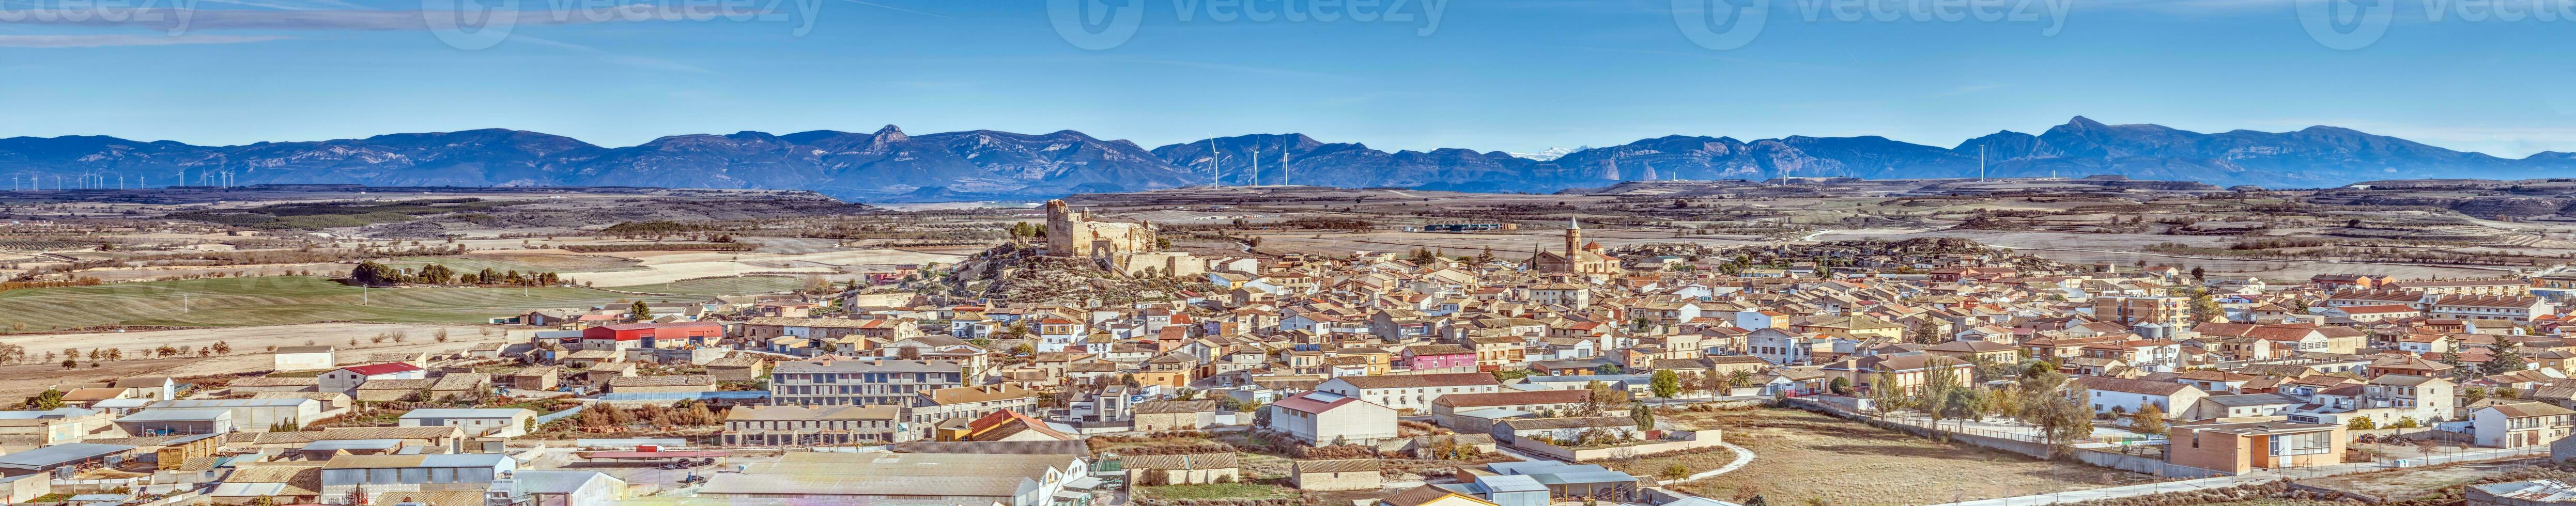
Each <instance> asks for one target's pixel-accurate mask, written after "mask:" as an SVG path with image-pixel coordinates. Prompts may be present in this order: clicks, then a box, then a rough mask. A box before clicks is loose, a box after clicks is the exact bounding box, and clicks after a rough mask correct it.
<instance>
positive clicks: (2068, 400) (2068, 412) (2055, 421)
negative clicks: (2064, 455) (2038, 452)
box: [2013, 361, 2093, 456]
mask: <svg viewBox="0 0 2576 506" xmlns="http://www.w3.org/2000/svg"><path fill="white" fill-rule="evenodd" d="M2046 363H2047V362H2045V361H2041V362H2038V363H2035V364H2033V365H2032V367H2031V368H2030V369H2029V372H2028V373H2025V374H2024V375H2023V376H2022V378H2021V383H2020V384H2018V385H2015V386H2014V388H2015V389H2016V390H2017V392H2016V393H2015V394H2014V397H2018V398H2019V400H2020V401H2021V405H2020V406H2018V407H2016V408H2014V409H2013V411H2016V412H2017V415H2018V416H2016V417H2015V418H2016V419H2018V420H2021V421H2022V422H2023V423H2028V424H2031V425H2034V426H2038V427H2039V429H2040V437H2041V439H2042V440H2044V441H2046V442H2047V443H2048V445H2049V452H2050V455H2051V456H2054V455H2056V454H2057V453H2061V452H2064V451H2068V450H2071V449H2073V448H2074V446H2075V443H2076V442H2079V441H2083V440H2084V439H2085V438H2086V437H2089V436H2091V435H2092V434H2093V409H2092V407H2090V406H2087V405H2085V403H2084V401H2083V399H2086V398H2089V397H2090V396H2091V395H2090V392H2089V391H2087V390H2085V388H2084V387H2083V385H2079V384H2076V383H2075V382H2074V381H2073V379H2072V378H2069V377H2067V376H2066V374H2065V373H2061V372H2057V369H2056V368H2055V366H2048V367H2041V366H2040V365H2041V364H2046Z"/></svg>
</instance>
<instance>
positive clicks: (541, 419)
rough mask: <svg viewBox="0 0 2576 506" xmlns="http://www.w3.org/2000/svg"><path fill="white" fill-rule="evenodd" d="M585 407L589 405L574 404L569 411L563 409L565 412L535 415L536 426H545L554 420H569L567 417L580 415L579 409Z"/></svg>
mask: <svg viewBox="0 0 2576 506" xmlns="http://www.w3.org/2000/svg"><path fill="white" fill-rule="evenodd" d="M587 407H590V405H589V404H575V405H573V407H572V408H570V409H565V410H563V411H556V412H553V413H546V414H542V415H537V424H538V425H545V424H547V423H551V422H554V421H555V420H562V419H565V418H569V417H571V416H573V415H578V414H581V409H582V408H587Z"/></svg>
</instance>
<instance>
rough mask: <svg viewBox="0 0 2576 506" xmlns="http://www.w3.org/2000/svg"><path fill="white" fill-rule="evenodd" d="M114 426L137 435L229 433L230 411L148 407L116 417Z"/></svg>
mask: <svg viewBox="0 0 2576 506" xmlns="http://www.w3.org/2000/svg"><path fill="white" fill-rule="evenodd" d="M116 427H117V428H118V429H122V430H124V431H125V433H127V434H135V435H139V436H177V435H189V434H223V433H228V432H233V430H234V429H233V412H232V410H228V409H220V408H201V409H151V410H144V411H140V412H136V413H134V414H131V415H125V416H124V417H121V418H117V419H116Z"/></svg>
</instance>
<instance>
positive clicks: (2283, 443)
mask: <svg viewBox="0 0 2576 506" xmlns="http://www.w3.org/2000/svg"><path fill="white" fill-rule="evenodd" d="M2332 436H2333V433H2332V432H2330V431H2326V432H2308V433H2302V434H2290V435H2280V436H2272V456H2275V457H2281V456H2290V455H2315V454H2321V453H2326V452H2327V451H2328V450H2330V449H2332V447H2333V446H2334V441H2333V439H2332Z"/></svg>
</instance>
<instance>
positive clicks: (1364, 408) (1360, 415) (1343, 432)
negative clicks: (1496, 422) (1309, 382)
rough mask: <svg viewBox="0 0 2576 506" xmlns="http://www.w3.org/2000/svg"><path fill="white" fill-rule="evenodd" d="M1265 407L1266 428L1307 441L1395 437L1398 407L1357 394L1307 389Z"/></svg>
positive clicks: (1353, 441)
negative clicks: (1267, 419)
mask: <svg viewBox="0 0 2576 506" xmlns="http://www.w3.org/2000/svg"><path fill="white" fill-rule="evenodd" d="M1488 377H1490V376H1488ZM1265 409H1269V410H1270V424H1269V425H1268V426H1266V427H1264V428H1266V429H1269V430H1271V431H1275V432H1279V433H1282V434H1287V435H1289V436H1290V437H1295V438H1297V439H1298V440H1300V441H1305V442H1306V443H1307V444H1312V445H1317V446H1323V445H1331V444H1343V443H1349V444H1370V443H1375V442H1377V441H1378V440H1381V439H1391V438H1394V437H1396V427H1395V410H1394V409H1390V408H1387V407H1386V406H1382V405H1378V404H1377V403H1372V402H1368V401H1364V400H1360V399H1359V398H1357V397H1350V396H1345V395H1340V394H1335V393H1331V392H1322V391H1316V392H1306V393H1302V394H1297V395H1295V396H1290V397H1288V398H1286V399H1280V400H1279V402H1273V403H1270V406H1269V407H1268V408H1265Z"/></svg>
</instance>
